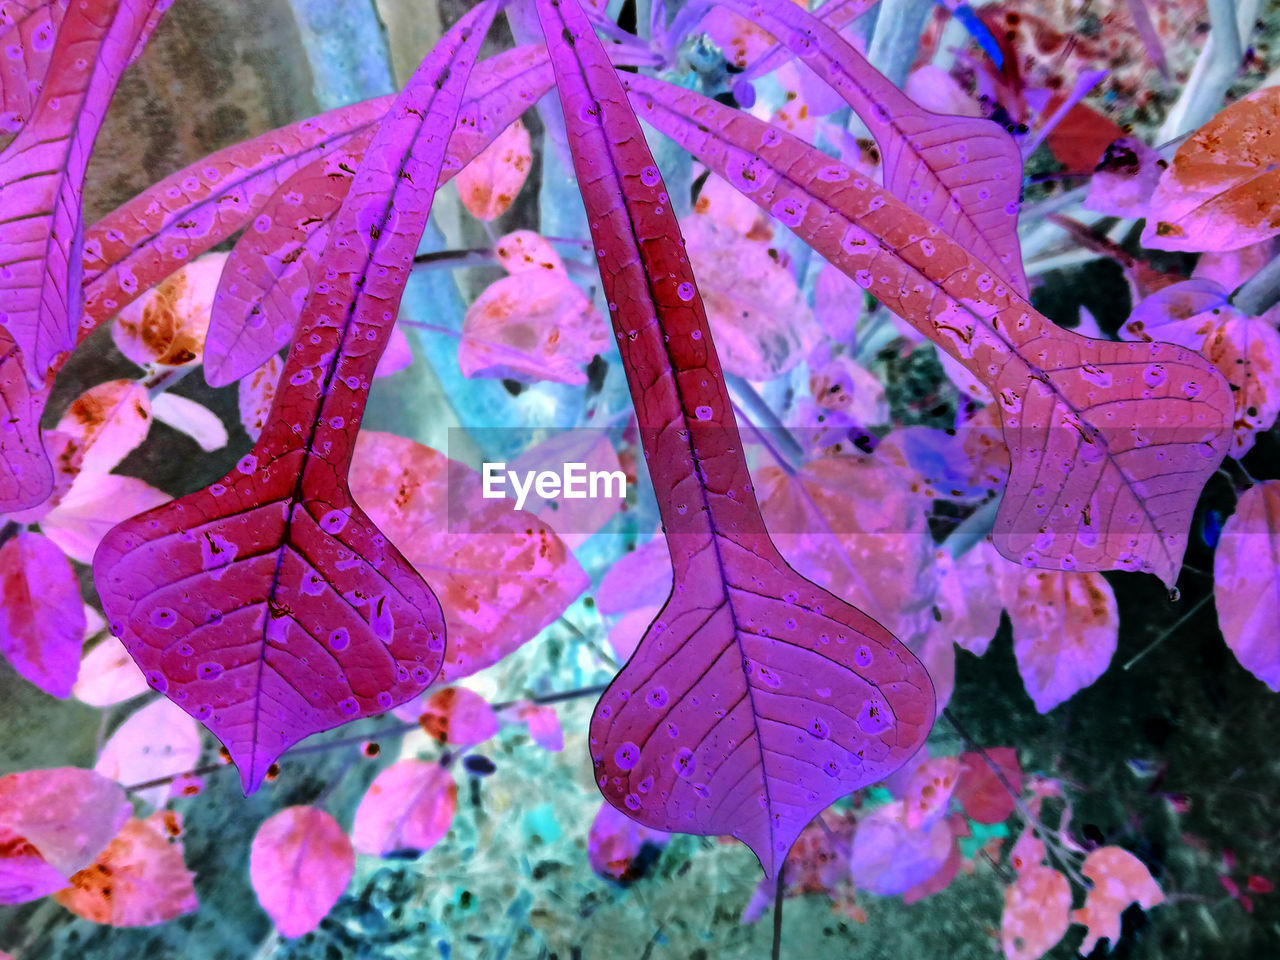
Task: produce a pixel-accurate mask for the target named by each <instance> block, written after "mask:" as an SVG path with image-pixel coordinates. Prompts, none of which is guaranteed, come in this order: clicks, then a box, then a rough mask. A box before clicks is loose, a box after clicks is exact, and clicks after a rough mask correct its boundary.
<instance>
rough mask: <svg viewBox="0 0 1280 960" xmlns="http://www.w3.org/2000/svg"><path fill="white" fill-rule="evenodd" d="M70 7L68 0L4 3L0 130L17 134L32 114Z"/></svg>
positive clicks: (1, 15) (0, 19) (0, 39)
mask: <svg viewBox="0 0 1280 960" xmlns="http://www.w3.org/2000/svg"><path fill="white" fill-rule="evenodd" d="M66 10H67V0H8V2H6V3H5V4H3V5H0V133H16V132H17V131H18V130H20V129H21V128H22V125H23V124H24V123H26V121H27V118H28V117H30V116H31V109H32V107H34V106H35V103H36V98H37V97H39V95H40V89H41V87H43V86H44V77H45V74H46V73H47V72H48V70H49V61H50V59H51V58H52V57H53V45H54V40H55V38H56V37H57V35H58V28H59V27H60V26H61V25H62V18H63V15H64V14H65V13H66Z"/></svg>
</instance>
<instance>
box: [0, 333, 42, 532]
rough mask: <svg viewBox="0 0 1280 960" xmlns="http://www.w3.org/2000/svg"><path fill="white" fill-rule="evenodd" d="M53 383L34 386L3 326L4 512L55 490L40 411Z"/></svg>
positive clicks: (0, 506) (0, 496) (0, 471)
mask: <svg viewBox="0 0 1280 960" xmlns="http://www.w3.org/2000/svg"><path fill="white" fill-rule="evenodd" d="M48 399H49V385H48V384H46V385H45V386H43V387H40V388H38V389H35V390H33V389H32V388H31V384H29V383H28V382H27V373H26V370H25V368H24V367H23V364H22V354H21V353H19V351H18V347H17V344H16V343H14V340H13V336H12V335H11V334H10V333H9V331H8V330H6V329H4V328H3V327H0V422H3V423H5V424H8V425H9V429H7V430H0V513H14V512H17V511H20V510H26V509H29V508H31V507H34V506H36V505H37V504H39V503H40V502H41V501H43V500H44V499H46V498H47V497H48V496H49V495H50V493H51V492H52V490H53V467H52V465H51V464H50V463H49V456H48V454H46V453H45V450H44V446H43V444H42V443H41V441H40V415H41V414H42V413H44V406H45V403H46V402H47V401H48Z"/></svg>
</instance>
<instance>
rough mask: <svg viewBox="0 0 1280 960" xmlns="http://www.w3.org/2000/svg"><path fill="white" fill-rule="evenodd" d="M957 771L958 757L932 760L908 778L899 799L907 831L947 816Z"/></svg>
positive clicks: (959, 767)
mask: <svg viewBox="0 0 1280 960" xmlns="http://www.w3.org/2000/svg"><path fill="white" fill-rule="evenodd" d="M960 769H961V766H960V758H959V757H934V758H933V759H931V760H929V761H927V762H926V763H924V764H922V765H921V766H920V768H919V769H917V770H916V772H915V773H914V774H912V776H911V779H910V780H909V781H908V782H907V792H906V796H905V797H903V798H902V802H903V810H904V813H903V822H904V823H905V824H906V825H907V829H909V830H919V829H920V828H921V827H923V826H926V825H929V824H932V823H933V822H934V821H935V820H937V819H938V818H939V817H941V816H942V814H944V813H946V812H947V804H948V803H950V801H951V794H952V793H954V792H955V789H956V782H957V780H958V779H959V776H960Z"/></svg>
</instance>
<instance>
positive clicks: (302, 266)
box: [205, 46, 551, 386]
mask: <svg viewBox="0 0 1280 960" xmlns="http://www.w3.org/2000/svg"><path fill="white" fill-rule="evenodd" d="M550 86H551V66H550V64H549V63H548V62H547V55H546V50H545V48H543V47H540V46H539V47H528V46H526V47H520V48H518V49H515V50H510V51H508V52H506V53H503V54H500V55H498V56H496V57H493V58H492V59H490V60H486V61H485V62H483V63H481V64H478V65H477V66H476V70H475V73H474V74H473V75H472V78H471V82H470V83H469V84H468V86H467V100H466V101H465V102H464V103H463V106H462V109H461V110H460V111H459V114H458V120H457V123H456V125H455V127H454V131H453V135H452V137H451V138H450V140H449V148H448V152H447V153H446V154H445V165H444V169H443V170H442V171H441V176H440V181H441V183H445V182H448V181H449V180H451V179H452V178H453V177H454V176H456V175H457V173H458V172H459V171H460V170H461V169H462V168H463V167H465V166H466V165H467V163H468V162H470V161H471V160H472V159H473V158H474V157H475V156H477V155H478V154H479V153H480V152H481V151H482V150H484V148H485V147H486V146H488V145H489V143H490V142H492V140H493V139H494V138H495V137H497V136H498V134H500V133H501V132H502V131H503V130H505V129H506V128H507V126H509V125H510V124H511V122H512V121H514V120H515V119H516V118H517V117H518V116H520V114H521V113H523V112H524V111H525V110H526V109H527V108H528V107H529V106H530V105H532V104H533V103H534V102H535V101H536V100H538V98H540V97H541V96H542V95H543V94H544V93H546V91H547V90H548V89H549V88H550ZM368 138H369V134H368V133H366V134H363V135H360V136H356V137H353V138H352V139H351V140H350V141H349V142H347V143H346V144H345V145H344V146H343V147H342V148H341V149H339V150H336V151H334V152H332V153H329V154H327V155H325V156H323V157H320V158H318V159H315V160H312V161H311V162H310V163H308V164H307V165H306V166H304V167H302V168H301V169H299V170H298V171H297V172H296V173H294V174H293V175H292V176H291V177H289V179H288V180H286V181H285V182H284V183H283V184H282V185H281V186H280V188H279V189H278V190H277V191H276V192H275V193H274V194H273V195H272V197H271V199H270V200H269V201H268V202H267V203H266V204H265V205H264V206H263V207H262V210H261V213H260V215H259V216H258V217H257V218H256V219H255V220H254V223H253V228H252V229H250V230H248V231H246V232H245V234H244V236H242V237H241V238H240V240H239V241H238V242H237V243H236V246H235V249H234V250H233V251H232V254H231V258H230V259H229V260H228V262H227V266H226V269H225V270H224V271H223V274H222V282H221V284H220V286H219V289H218V295H217V298H216V299H215V301H214V310H213V315H212V316H211V317H210V321H209V338H208V341H207V343H206V347H205V350H206V353H205V378H206V379H207V380H208V381H209V383H210V384H211V385H213V386H224V385H226V384H228V383H231V382H233V381H235V380H238V379H240V378H241V377H243V376H244V375H245V374H247V373H248V372H249V371H251V370H254V369H256V368H257V367H259V366H261V365H262V363H264V362H265V361H266V359H267V357H268V356H269V355H270V354H272V353H274V352H275V351H276V350H279V349H280V347H282V346H284V345H285V344H286V343H288V342H289V340H290V338H291V337H292V336H293V331H294V325H295V321H296V318H297V316H298V314H299V312H300V311H301V308H302V305H303V303H305V301H306V297H307V294H308V292H309V290H310V289H311V286H312V284H313V283H314V282H315V280H316V279H317V276H316V261H317V260H318V258H319V255H320V252H321V251H322V250H323V249H324V247H325V243H326V242H327V239H328V235H329V228H330V224H331V221H332V219H333V216H334V214H335V213H336V212H337V210H338V207H339V206H340V205H341V204H342V201H343V199H344V198H345V197H346V195H347V191H348V190H349V189H350V186H351V176H352V172H353V171H354V169H355V167H356V166H358V165H359V163H360V159H361V157H362V156H363V155H364V151H365V149H366V147H367V146H368Z"/></svg>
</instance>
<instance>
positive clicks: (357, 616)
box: [94, 3, 495, 793]
mask: <svg viewBox="0 0 1280 960" xmlns="http://www.w3.org/2000/svg"><path fill="white" fill-rule="evenodd" d="M494 9H495V7H494V5H493V4H492V3H485V4H481V5H480V6H478V7H476V8H474V9H473V10H472V11H471V12H470V13H469V14H468V15H467V16H465V17H464V18H463V19H461V20H460V21H458V24H457V25H455V27H454V28H453V29H452V30H451V31H450V32H449V33H448V34H447V35H446V37H445V39H444V40H442V41H441V43H440V44H439V45H438V46H437V47H436V49H435V50H433V51H432V53H431V54H429V55H428V57H427V58H426V60H424V61H423V64H422V66H421V67H420V68H419V69H418V71H417V73H415V74H414V76H413V79H412V80H411V81H410V83H409V84H408V86H406V88H405V90H404V92H403V93H402V94H401V95H400V97H399V98H398V99H397V100H396V104H395V106H394V107H393V108H392V110H391V112H390V114H389V115H388V117H387V119H386V120H385V121H384V122H383V123H382V125H381V126H380V127H379V130H378V134H377V136H376V137H375V138H374V140H373V143H372V144H371V145H370V148H369V151H368V153H367V155H366V159H365V162H364V163H363V164H362V166H361V168H360V171H359V173H358V174H357V176H356V183H355V185H354V186H353V189H352V190H351V193H350V194H349V196H348V199H347V201H346V202H344V204H343V207H342V209H341V211H340V212H339V215H338V219H337V222H336V223H335V226H334V231H333V235H332V237H331V238H330V241H329V246H328V248H327V249H326V251H325V254H324V256H323V258H322V260H321V267H322V271H321V272H322V274H323V275H324V277H325V280H324V281H323V282H322V283H320V284H317V287H316V290H315V292H314V295H313V296H312V298H311V299H310V300H309V301H308V303H307V309H306V310H305V312H304V314H303V317H302V320H301V322H300V324H299V334H298V339H297V342H296V344H295V347H294V349H293V350H292V351H291V352H290V356H289V359H288V361H287V362H286V364H285V368H284V372H283V374H282V386H281V390H280V392H279V393H278V394H277V395H276V400H275V406H274V407H273V408H272V413H271V422H270V423H269V424H268V426H267V429H266V430H265V432H264V433H263V435H262V438H261V439H260V440H259V441H258V443H257V444H256V445H255V446H254V448H253V451H252V452H251V453H250V454H248V455H247V456H245V457H244V458H243V459H242V460H241V461H240V463H239V465H238V466H237V467H236V469H235V470H233V471H232V472H231V473H230V474H228V475H227V476H226V477H224V478H223V479H222V480H221V481H219V482H218V483H215V484H212V485H210V486H209V487H207V488H205V489H204V490H201V491H199V492H197V493H193V494H190V495H188V496H186V497H183V498H182V499H181V500H177V501H175V502H173V503H171V504H166V505H165V506H162V507H160V508H158V509H156V510H152V511H150V512H148V513H145V514H143V515H142V516H140V517H136V518H134V519H133V520H130V521H128V522H126V523H124V524H121V525H120V526H118V527H116V528H115V529H114V530H112V531H111V533H109V534H108V535H107V537H106V539H104V540H103V542H102V545H101V546H100V547H99V548H98V552H97V554H96V556H95V558H94V574H95V581H96V584H97V587H98V593H99V596H100V597H101V598H102V602H103V609H104V611H105V613H106V614H107V619H108V621H109V622H110V624H111V630H112V633H114V634H116V635H117V636H122V637H123V638H124V640H125V646H126V647H127V648H128V649H129V652H130V654H131V655H132V656H133V658H134V659H135V660H136V661H137V662H138V665H139V666H140V667H142V669H143V672H144V673H145V674H146V675H147V681H148V683H150V684H151V685H152V686H154V687H156V688H157V689H160V690H162V692H165V693H166V694H167V695H168V696H169V697H170V699H172V700H173V701H174V702H176V703H177V704H178V705H179V706H181V707H182V708H183V709H184V710H186V711H187V712H188V713H190V714H192V715H193V716H195V717H196V719H198V720H201V721H204V722H205V724H206V726H208V727H209V729H210V730H211V731H212V732H213V733H214V734H215V735H216V736H219V738H220V739H222V740H223V743H224V744H225V746H226V747H227V749H228V750H229V751H230V754H231V756H232V758H233V760H235V762H236V764H237V766H238V767H239V769H240V776H241V782H242V785H243V787H244V790H245V792H246V793H250V792H252V791H253V790H256V789H257V787H258V786H259V784H260V783H261V782H262V778H263V777H264V776H265V774H266V771H267V768H268V767H269V766H270V765H271V764H272V763H273V762H274V761H275V760H276V758H277V757H279V755H280V754H281V753H283V752H284V751H285V750H286V749H288V748H289V747H290V746H292V745H293V744H294V743H297V742H298V741H299V740H301V739H303V738H304V737H306V736H308V735H310V734H312V733H316V732H318V731H321V730H327V729H330V728H332V727H335V726H338V725H340V724H343V723H345V722H347V721H349V720H353V719H355V718H356V717H360V716H369V715H372V714H376V713H381V712H383V711H385V710H388V709H390V708H391V707H392V706H394V705H395V704H396V703H400V702H403V701H404V700H407V699H409V697H411V696H413V695H414V694H415V693H417V692H419V691H421V690H422V688H423V687H425V686H427V684H429V683H430V682H431V680H432V679H433V678H434V677H435V675H436V673H437V671H438V670H439V665H440V663H441V660H442V658H443V654H444V629H443V627H444V624H443V621H442V618H441V615H440V605H439V604H438V603H437V602H436V600H435V598H434V596H433V595H432V594H431V591H430V589H429V588H428V587H427V585H426V584H425V583H424V582H423V581H422V579H421V578H420V577H419V576H418V574H417V573H415V572H414V570H413V568H412V567H410V565H409V563H408V561H406V560H405V559H404V557H403V556H402V555H401V554H400V553H399V551H397V550H396V549H395V547H394V546H392V545H391V544H389V543H388V542H387V539H386V536H385V535H384V534H383V533H381V532H380V531H379V530H378V528H377V527H376V526H375V525H374V524H373V522H372V521H370V520H369V519H368V517H367V516H366V515H365V514H364V512H363V511H362V510H360V508H359V507H358V506H357V505H356V504H355V503H354V502H353V501H352V499H351V496H350V492H349V490H348V486H347V479H346V475H347V472H348V469H349V466H350V458H351V454H352V450H353V447H354V444H355V437H356V431H357V429H358V427H359V423H360V418H361V416H362V414H363V412H364V405H365V403H366V401H367V399H368V389H369V382H370V380H371V379H372V376H373V371H374V368H375V366H376V364H377V361H378V357H379V355H380V354H381V353H382V350H383V349H384V348H385V346H386V342H387V337H388V336H389V335H390V332H391V325H392V322H393V319H394V317H395V312H396V308H397V307H398V305H399V300H400V297H401V296H402V295H403V291H404V284H405V281H406V279H407V277H408V273H409V269H410V267H411V266H412V263H413V255H414V251H415V249H416V247H417V244H418V241H419V240H420V238H421V235H422V231H423V229H424V227H425V225H426V219H427V216H428V215H429V212H430V208H431V198H432V196H433V194H434V191H435V186H436V179H437V175H438V173H439V170H440V166H441V164H442V162H443V154H444V147H445V144H444V140H443V138H441V137H438V136H436V135H435V133H434V131H436V130H438V129H441V127H443V128H444V129H451V128H452V126H453V121H454V117H455V115H456V113H457V110H458V105H459V103H460V101H461V97H462V90H463V87H464V85H465V83H466V79H467V75H468V73H469V71H470V67H471V63H472V62H474V59H475V55H476V51H477V49H478V48H479V45H480V42H481V40H482V39H483V36H484V28H486V27H487V25H488V23H489V21H490V19H491V18H492V16H493V13H494Z"/></svg>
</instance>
